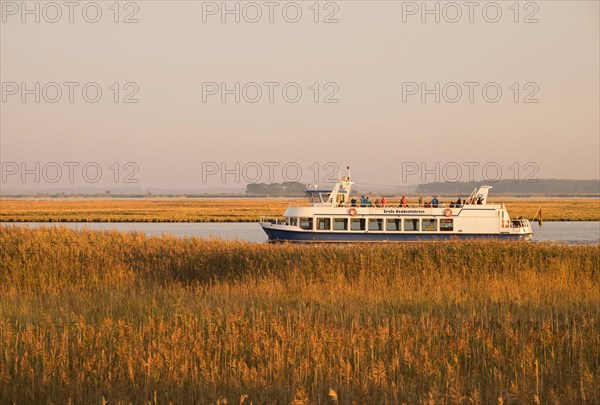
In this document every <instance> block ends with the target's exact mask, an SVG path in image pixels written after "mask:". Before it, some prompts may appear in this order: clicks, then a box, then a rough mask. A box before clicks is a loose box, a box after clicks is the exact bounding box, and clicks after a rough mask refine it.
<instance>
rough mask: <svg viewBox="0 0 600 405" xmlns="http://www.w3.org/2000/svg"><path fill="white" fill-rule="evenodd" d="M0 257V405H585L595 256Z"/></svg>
mask: <svg viewBox="0 0 600 405" xmlns="http://www.w3.org/2000/svg"><path fill="white" fill-rule="evenodd" d="M0 247H1V250H0V263H1V268H0V297H1V301H0V403H12V402H16V403H67V402H68V401H69V400H70V401H72V402H73V403H102V401H104V400H105V401H107V402H108V403H129V402H131V403H146V402H152V403H154V402H155V401H156V402H158V403H168V402H169V401H171V402H173V403H191V402H194V401H195V402H196V403H217V402H219V403H224V401H227V403H230V404H231V403H236V404H237V403H241V402H243V403H245V404H249V403H250V402H252V403H254V404H257V403H291V402H294V401H295V402H296V403H308V402H312V403H327V402H328V401H329V402H330V403H331V402H332V401H334V398H335V400H337V401H339V402H340V403H352V402H353V401H356V403H369V404H372V403H382V404H383V403H402V402H408V403H474V404H487V403H500V402H501V403H504V404H508V403H532V402H540V403H589V404H594V403H599V402H600V374H599V372H600V333H599V328H598V321H599V319H600V289H599V288H598V286H599V285H600V263H599V258H600V255H599V254H600V246H599V245H587V246H561V245H550V244H531V243H505V242H504V243H501V242H493V241H485V242H445V243H415V244H395V245H383V244H382V245H373V244H357V245H329V246H321V245H318V246H314V245H287V244H280V245H279V244H278V245H273V244H252V243H245V242H224V241H218V240H212V241H207V240H201V239H194V238H187V239H177V238H171V237H162V238H156V237H147V236H144V235H143V234H140V233H118V232H93V231H85V230H84V231H80V232H77V231H72V230H68V229H65V228H39V229H25V228H19V227H7V226H2V227H0Z"/></svg>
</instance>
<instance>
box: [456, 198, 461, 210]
mask: <svg viewBox="0 0 600 405" xmlns="http://www.w3.org/2000/svg"><path fill="white" fill-rule="evenodd" d="M461 205H462V201H460V197H458V200H456V207H457V208H460V206H461Z"/></svg>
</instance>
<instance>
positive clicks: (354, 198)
mask: <svg viewBox="0 0 600 405" xmlns="http://www.w3.org/2000/svg"><path fill="white" fill-rule="evenodd" d="M350 205H351V206H352V207H356V197H352V199H351V200H350Z"/></svg>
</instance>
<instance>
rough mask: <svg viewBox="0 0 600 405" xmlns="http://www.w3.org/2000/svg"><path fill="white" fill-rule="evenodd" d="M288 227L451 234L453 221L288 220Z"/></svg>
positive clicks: (428, 219) (379, 219)
mask: <svg viewBox="0 0 600 405" xmlns="http://www.w3.org/2000/svg"><path fill="white" fill-rule="evenodd" d="M288 223H289V225H292V226H299V227H300V228H302V229H304V230H307V231H313V230H315V231H348V230H349V231H367V230H368V231H373V232H383V231H389V232H394V231H395V232H398V231H406V232H419V231H422V232H437V231H441V232H452V231H453V230H454V219H452V218H442V219H440V220H439V221H438V219H437V218H404V219H402V218H303V217H299V218H298V217H291V218H288Z"/></svg>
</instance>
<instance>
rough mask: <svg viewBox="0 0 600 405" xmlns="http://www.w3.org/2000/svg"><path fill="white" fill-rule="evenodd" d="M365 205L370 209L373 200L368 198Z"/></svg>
mask: <svg viewBox="0 0 600 405" xmlns="http://www.w3.org/2000/svg"><path fill="white" fill-rule="evenodd" d="M365 205H366V206H367V207H370V206H371V199H370V198H369V197H368V196H367V199H366V201H365Z"/></svg>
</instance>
